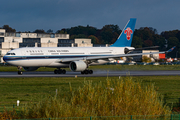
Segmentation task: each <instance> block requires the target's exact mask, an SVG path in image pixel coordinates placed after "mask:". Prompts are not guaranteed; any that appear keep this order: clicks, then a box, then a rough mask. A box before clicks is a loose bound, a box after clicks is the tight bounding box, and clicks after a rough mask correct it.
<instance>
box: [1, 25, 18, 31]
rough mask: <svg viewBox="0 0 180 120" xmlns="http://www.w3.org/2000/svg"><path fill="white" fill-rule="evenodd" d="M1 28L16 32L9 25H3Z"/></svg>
mask: <svg viewBox="0 0 180 120" xmlns="http://www.w3.org/2000/svg"><path fill="white" fill-rule="evenodd" d="M2 28H3V29H5V30H6V32H16V30H15V29H13V28H11V27H9V25H4V26H3V27H2Z"/></svg>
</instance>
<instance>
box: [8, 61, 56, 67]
mask: <svg viewBox="0 0 180 120" xmlns="http://www.w3.org/2000/svg"><path fill="white" fill-rule="evenodd" d="M54 61H56V59H50V60H49V59H43V60H42V59H35V60H27V59H26V60H18V61H8V63H9V64H12V65H15V66H23V67H43V66H48V65H49V64H51V63H52V62H54Z"/></svg>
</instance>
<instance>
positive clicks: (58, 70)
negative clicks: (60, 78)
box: [54, 69, 66, 74]
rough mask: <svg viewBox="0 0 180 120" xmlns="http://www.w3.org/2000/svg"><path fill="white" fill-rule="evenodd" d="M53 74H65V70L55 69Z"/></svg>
mask: <svg viewBox="0 0 180 120" xmlns="http://www.w3.org/2000/svg"><path fill="white" fill-rule="evenodd" d="M54 74H66V70H64V69H63V70H62V69H56V70H54Z"/></svg>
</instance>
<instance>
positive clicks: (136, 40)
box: [131, 36, 143, 48]
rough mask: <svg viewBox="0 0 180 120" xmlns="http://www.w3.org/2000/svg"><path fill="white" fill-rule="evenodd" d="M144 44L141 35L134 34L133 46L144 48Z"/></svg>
mask: <svg viewBox="0 0 180 120" xmlns="http://www.w3.org/2000/svg"><path fill="white" fill-rule="evenodd" d="M142 45H143V42H142V39H141V38H140V37H137V36H134V37H133V40H132V45H131V46H132V47H135V48H142Z"/></svg>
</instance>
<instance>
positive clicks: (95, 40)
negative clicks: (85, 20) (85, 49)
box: [88, 35, 99, 44]
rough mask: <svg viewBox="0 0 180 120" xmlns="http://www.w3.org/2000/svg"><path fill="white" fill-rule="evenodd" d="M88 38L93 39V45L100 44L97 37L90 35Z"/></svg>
mask: <svg viewBox="0 0 180 120" xmlns="http://www.w3.org/2000/svg"><path fill="white" fill-rule="evenodd" d="M88 38H90V39H91V43H92V44H99V39H98V38H97V37H96V36H94V35H90V36H89V37H88Z"/></svg>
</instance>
